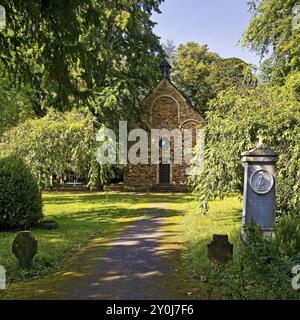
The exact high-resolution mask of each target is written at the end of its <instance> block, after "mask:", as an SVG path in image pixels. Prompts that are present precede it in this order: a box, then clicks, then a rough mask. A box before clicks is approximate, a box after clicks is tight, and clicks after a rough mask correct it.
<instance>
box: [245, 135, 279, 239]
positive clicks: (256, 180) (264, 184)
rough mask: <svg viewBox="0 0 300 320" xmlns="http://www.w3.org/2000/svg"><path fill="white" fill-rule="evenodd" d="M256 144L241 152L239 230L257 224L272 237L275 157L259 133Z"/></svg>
mask: <svg viewBox="0 0 300 320" xmlns="http://www.w3.org/2000/svg"><path fill="white" fill-rule="evenodd" d="M258 138H259V143H258V145H257V146H256V147H255V148H254V149H252V150H250V151H247V152H244V153H242V161H243V164H244V172H245V173H244V206H243V219H242V229H241V233H242V236H243V238H244V237H245V234H244V227H245V226H247V225H250V224H253V223H254V224H257V225H259V226H260V227H261V229H262V231H263V234H264V236H265V237H273V227H274V222H275V164H276V162H277V159H278V156H277V154H276V153H275V152H273V151H272V150H271V149H269V148H267V146H266V145H265V144H264V143H263V136H262V133H259V135H258Z"/></svg>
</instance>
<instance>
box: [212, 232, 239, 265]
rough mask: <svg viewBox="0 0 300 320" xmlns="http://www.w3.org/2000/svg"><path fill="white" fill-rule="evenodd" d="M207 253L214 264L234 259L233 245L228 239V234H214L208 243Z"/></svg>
mask: <svg viewBox="0 0 300 320" xmlns="http://www.w3.org/2000/svg"><path fill="white" fill-rule="evenodd" d="M207 255H208V258H209V260H210V261H211V262H212V264H226V263H227V262H229V261H230V260H232V256H233V245H232V244H231V243H230V242H229V241H228V235H226V234H225V235H223V234H214V235H213V240H212V241H211V242H209V243H208V244H207Z"/></svg>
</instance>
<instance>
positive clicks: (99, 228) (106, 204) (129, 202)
mask: <svg viewBox="0 0 300 320" xmlns="http://www.w3.org/2000/svg"><path fill="white" fill-rule="evenodd" d="M43 199H44V214H45V218H46V219H55V220H56V221H57V222H58V225H59V227H58V229H56V230H32V232H33V234H34V236H35V237H36V238H37V239H38V241H39V253H38V255H37V256H36V258H35V261H34V267H33V269H32V270H30V271H29V272H28V271H26V272H25V271H23V272H20V271H19V269H18V268H17V261H16V258H15V257H14V255H12V253H11V245H12V241H13V239H14V237H15V233H8V232H0V265H3V266H4V267H5V268H6V269H7V277H8V280H9V282H14V281H16V280H19V279H21V278H31V277H37V276H41V275H44V274H48V273H51V272H53V271H55V270H57V269H59V268H60V266H61V265H62V262H63V260H64V259H66V258H68V256H69V255H70V254H71V253H73V252H74V251H77V250H78V249H79V248H80V247H81V246H82V244H84V243H85V242H86V241H87V240H88V239H89V238H90V237H91V236H93V234H94V235H95V233H96V234H97V235H99V234H100V235H101V233H103V235H106V236H107V235H109V234H110V233H111V232H114V231H116V229H118V228H119V229H120V230H121V229H122V228H124V227H125V226H126V224H128V223H129V222H130V221H132V220H133V219H135V218H136V217H137V216H138V215H139V214H140V210H139V209H141V208H142V206H143V203H142V202H141V201H140V200H141V197H140V196H137V195H134V194H113V193H85V194H81V193H44V195H43Z"/></svg>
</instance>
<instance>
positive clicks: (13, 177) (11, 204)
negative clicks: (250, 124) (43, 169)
mask: <svg viewBox="0 0 300 320" xmlns="http://www.w3.org/2000/svg"><path fill="white" fill-rule="evenodd" d="M42 217H43V213H42V196H41V192H40V190H39V188H38V184H37V181H36V179H35V177H34V176H33V175H32V173H31V171H30V169H29V168H28V167H27V165H26V164H25V163H24V162H23V160H21V159H19V158H18V157H16V156H9V157H6V158H2V159H0V230H6V231H8V230H21V229H28V228H30V227H32V226H34V225H35V224H36V223H37V222H38V221H39V220H41V219H42Z"/></svg>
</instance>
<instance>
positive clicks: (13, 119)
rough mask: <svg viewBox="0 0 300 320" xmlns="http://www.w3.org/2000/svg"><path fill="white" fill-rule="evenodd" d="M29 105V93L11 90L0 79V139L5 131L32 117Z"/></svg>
mask: <svg viewBox="0 0 300 320" xmlns="http://www.w3.org/2000/svg"><path fill="white" fill-rule="evenodd" d="M34 115H35V114H34V112H33V111H32V107H31V105H30V92H28V90H26V89H25V88H18V89H16V88H12V87H11V86H9V83H8V81H7V80H5V79H0V137H1V135H2V134H3V133H4V131H5V130H7V129H9V128H11V127H13V126H16V125H17V124H18V123H19V122H22V121H24V120H26V119H28V118H31V117H34Z"/></svg>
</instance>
